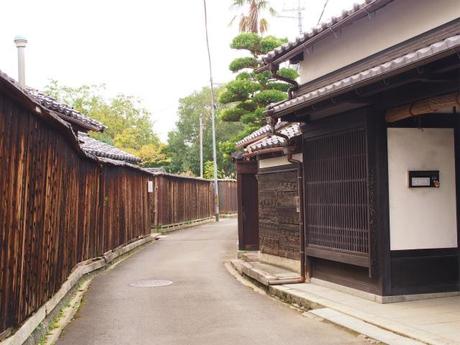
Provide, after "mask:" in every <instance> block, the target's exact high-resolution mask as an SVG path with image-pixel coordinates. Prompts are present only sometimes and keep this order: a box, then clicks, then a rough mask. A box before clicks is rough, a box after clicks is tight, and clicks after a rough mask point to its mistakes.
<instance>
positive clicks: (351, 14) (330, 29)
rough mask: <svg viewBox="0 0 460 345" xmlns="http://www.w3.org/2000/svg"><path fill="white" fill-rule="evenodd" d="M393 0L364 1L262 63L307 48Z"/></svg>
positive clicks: (288, 44)
mask: <svg viewBox="0 0 460 345" xmlns="http://www.w3.org/2000/svg"><path fill="white" fill-rule="evenodd" d="M391 1H393V0H363V1H361V2H360V3H355V4H354V5H353V7H352V8H351V9H349V10H344V11H343V12H342V14H341V15H340V16H339V17H332V18H331V19H330V20H329V21H327V22H324V23H321V24H319V25H317V26H315V27H313V28H312V29H311V30H310V31H308V32H305V33H303V34H302V35H301V36H299V37H297V38H296V39H295V40H293V41H291V42H288V43H286V44H283V45H282V46H280V47H278V48H275V49H274V50H272V51H271V52H269V53H267V54H266V55H264V56H263V57H262V62H263V63H264V64H269V63H270V62H272V61H274V60H275V59H278V58H280V57H282V56H283V55H284V54H286V53H288V52H290V51H291V50H293V49H295V48H297V47H300V46H305V45H307V44H308V42H309V41H310V40H312V39H314V38H316V36H319V35H320V34H324V33H326V34H328V33H331V34H333V33H334V29H336V28H338V27H339V26H341V25H343V24H345V23H347V22H350V21H353V20H357V19H359V18H361V17H362V16H366V15H369V14H370V13H371V12H372V11H375V10H376V9H378V8H380V7H382V6H384V5H386V4H387V3H389V2H391Z"/></svg>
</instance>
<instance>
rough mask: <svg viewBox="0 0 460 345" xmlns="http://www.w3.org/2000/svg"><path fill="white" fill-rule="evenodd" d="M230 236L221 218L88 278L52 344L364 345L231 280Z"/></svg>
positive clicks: (231, 223)
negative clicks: (228, 266) (78, 301)
mask: <svg viewBox="0 0 460 345" xmlns="http://www.w3.org/2000/svg"><path fill="white" fill-rule="evenodd" d="M236 238H237V234H236V220H234V219H224V220H222V221H221V222H219V223H211V224H207V225H201V226H198V227H195V228H190V229H187V230H182V231H178V232H174V233H171V234H169V235H166V236H165V237H163V238H161V239H160V240H159V241H157V242H155V243H154V244H149V245H147V246H146V247H144V248H142V249H141V250H140V251H138V252H136V253H135V254H134V255H132V256H130V257H129V258H127V259H126V260H125V261H123V262H121V263H119V264H118V265H116V266H115V267H113V268H112V269H109V270H106V271H104V272H102V273H100V274H99V275H98V276H96V277H95V278H94V280H93V281H92V283H91V286H90V288H89V290H88V292H87V294H86V296H85V297H84V300H83V302H82V305H81V308H80V310H79V311H78V313H77V315H76V318H75V319H74V320H73V321H72V322H71V323H70V324H69V325H68V326H67V327H66V328H65V329H64V331H63V333H62V335H61V337H60V339H59V341H58V344H60V345H77V344H78V345H86V344H98V345H105V344H107V345H109V344H110V345H114V344H130V345H140V344H158V345H198V344H200V345H226V344H228V345H230V344H231V345H248V344H251V345H258V344H260V345H262V344H263V345H283V344H286V345H297V344H299V345H300V344H303V345H304V344H315V345H318V344H368V342H366V340H364V339H362V338H361V337H358V336H357V335H355V334H352V333H349V332H347V331H344V330H342V329H340V328H337V327H336V326H334V325H332V324H328V323H325V322H321V321H319V320H315V319H311V318H307V317H304V316H302V314H301V313H300V312H298V311H296V310H294V309H292V308H290V307H288V306H287V305H285V304H282V303H281V302H278V301H275V300H273V299H271V298H269V297H268V296H266V295H263V294H261V293H259V292H256V291H254V290H253V289H251V288H249V287H247V286H245V285H243V284H242V283H241V282H239V281H238V280H236V279H235V277H234V276H232V275H231V274H230V273H229V272H228V271H227V270H226V268H225V266H224V262H225V261H226V260H229V259H231V258H232V257H233V256H234V253H235V251H236ZM164 281H166V282H164ZM167 281H170V282H172V283H171V284H169V285H166V284H167V283H168V282H167ZM161 283H165V285H164V286H153V287H152V286H151V285H162V284H161Z"/></svg>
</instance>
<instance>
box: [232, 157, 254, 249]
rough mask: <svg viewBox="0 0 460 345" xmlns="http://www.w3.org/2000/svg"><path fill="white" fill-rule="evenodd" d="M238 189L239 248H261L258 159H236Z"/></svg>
mask: <svg viewBox="0 0 460 345" xmlns="http://www.w3.org/2000/svg"><path fill="white" fill-rule="evenodd" d="M236 172H237V190H238V249H239V250H258V249H259V207H258V196H257V193H258V188H257V179H256V174H257V161H243V160H237V161H236Z"/></svg>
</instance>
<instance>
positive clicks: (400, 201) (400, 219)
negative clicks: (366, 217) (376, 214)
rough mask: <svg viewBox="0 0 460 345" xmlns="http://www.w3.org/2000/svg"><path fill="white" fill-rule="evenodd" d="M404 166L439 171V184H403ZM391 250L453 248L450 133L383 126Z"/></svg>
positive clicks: (454, 214)
mask: <svg viewBox="0 0 460 345" xmlns="http://www.w3.org/2000/svg"><path fill="white" fill-rule="evenodd" d="M409 170H439V180H440V188H409V187H408V185H409V183H408V171H409ZM388 183H389V185H388V187H389V201H390V245H391V250H404V249H430V248H455V247H457V210H456V195H455V154H454V132H453V129H451V128H430V129H428V128H425V129H419V128H389V129H388Z"/></svg>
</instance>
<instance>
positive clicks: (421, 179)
mask: <svg viewBox="0 0 460 345" xmlns="http://www.w3.org/2000/svg"><path fill="white" fill-rule="evenodd" d="M409 188H439V170H412V171H409Z"/></svg>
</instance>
